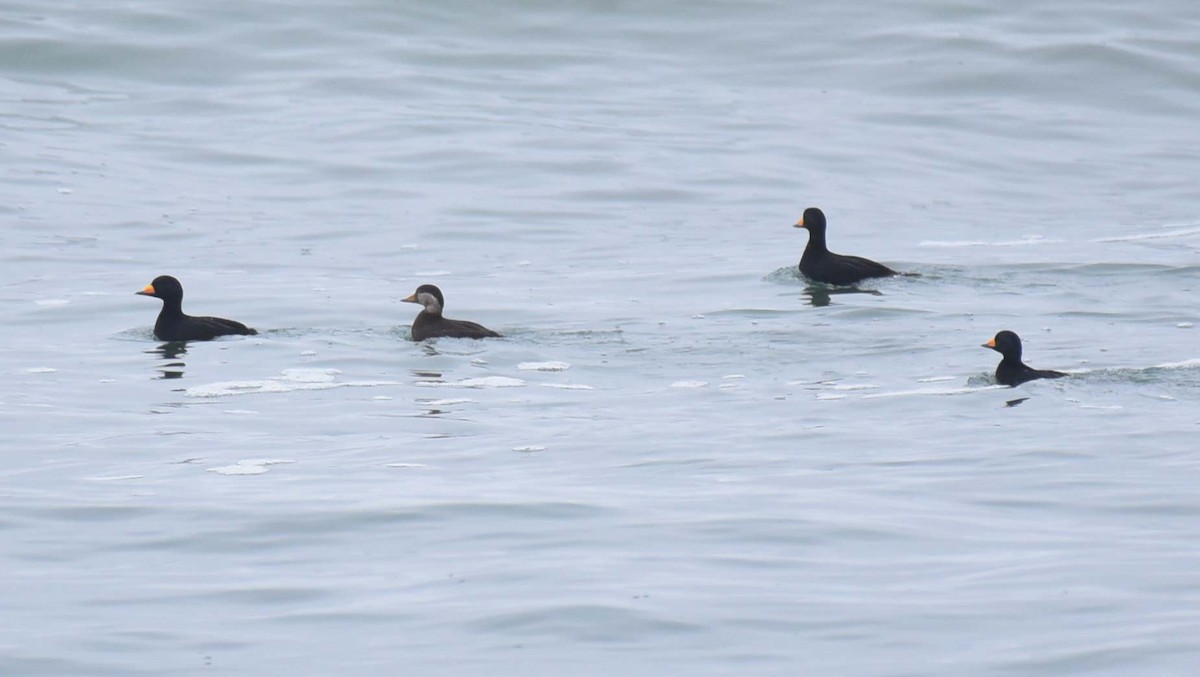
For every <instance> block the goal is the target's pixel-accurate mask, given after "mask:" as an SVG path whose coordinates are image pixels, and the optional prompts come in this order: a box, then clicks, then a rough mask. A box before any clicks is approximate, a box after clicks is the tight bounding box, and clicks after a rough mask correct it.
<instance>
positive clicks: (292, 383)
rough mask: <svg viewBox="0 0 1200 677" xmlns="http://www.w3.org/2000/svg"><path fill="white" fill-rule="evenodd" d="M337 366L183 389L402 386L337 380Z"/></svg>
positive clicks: (205, 392)
mask: <svg viewBox="0 0 1200 677" xmlns="http://www.w3.org/2000/svg"><path fill="white" fill-rule="evenodd" d="M340 373H341V372H340V371H338V370H337V369H285V370H284V371H283V373H282V374H281V375H280V376H276V377H275V378H272V379H268V380H265V381H221V382H218V383H208V384H205V385H199V386H193V387H191V388H188V389H187V390H186V391H184V394H185V395H187V396H188V397H225V396H228V395H256V394H264V393H291V392H297V391H300V390H329V389H331V388H371V387H379V386H397V385H401V384H400V383H399V382H397V381H338V380H337V375H338V374H340Z"/></svg>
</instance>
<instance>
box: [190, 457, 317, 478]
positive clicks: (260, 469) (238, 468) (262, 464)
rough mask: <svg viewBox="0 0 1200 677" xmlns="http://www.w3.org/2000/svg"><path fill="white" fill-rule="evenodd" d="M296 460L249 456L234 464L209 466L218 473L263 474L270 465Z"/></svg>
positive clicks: (210, 469) (209, 470) (211, 470)
mask: <svg viewBox="0 0 1200 677" xmlns="http://www.w3.org/2000/svg"><path fill="white" fill-rule="evenodd" d="M295 462H296V461H294V460H292V459H290V458H248V459H244V460H241V461H238V462H237V463H235V464H233V465H224V466H221V467H219V468H209V469H208V472H215V473H217V474H218V475H261V474H263V473H265V472H266V471H267V467H268V466H272V465H279V464H281V463H295Z"/></svg>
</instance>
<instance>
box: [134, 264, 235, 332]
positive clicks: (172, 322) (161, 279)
mask: <svg viewBox="0 0 1200 677" xmlns="http://www.w3.org/2000/svg"><path fill="white" fill-rule="evenodd" d="M134 293H136V294H138V295H141V296H153V297H154V298H157V299H162V302H163V304H162V310H161V311H159V313H158V320H157V321H156V322H155V323H154V335H155V336H156V337H158V339H159V340H160V341H207V340H209V339H213V338H216V337H218V336H228V335H231V334H241V335H254V334H257V333H258V332H257V331H255V330H254V329H251V328H250V327H247V326H246V325H244V324H242V323H241V322H235V321H233V320H226V319H224V318H221V317H192V316H191V315H185V314H184V312H183V285H181V284H179V280H176V279H175V278H173V277H171V276H170V275H159V276H158V277H156V278H154V281H153V282H151V283H150V284H148V285H146V286H145V287H144V288H143V289H142V290H141V291H139V292H134Z"/></svg>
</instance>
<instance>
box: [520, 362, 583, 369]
mask: <svg viewBox="0 0 1200 677" xmlns="http://www.w3.org/2000/svg"><path fill="white" fill-rule="evenodd" d="M570 368H571V365H570V364H569V363H567V362H522V363H520V364H518V365H517V369H520V370H521V371H566V370H568V369H570Z"/></svg>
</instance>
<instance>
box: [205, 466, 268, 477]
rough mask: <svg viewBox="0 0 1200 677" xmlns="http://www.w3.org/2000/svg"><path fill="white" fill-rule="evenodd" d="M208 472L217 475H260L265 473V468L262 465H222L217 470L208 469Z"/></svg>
mask: <svg viewBox="0 0 1200 677" xmlns="http://www.w3.org/2000/svg"><path fill="white" fill-rule="evenodd" d="M208 471H209V472H215V473H217V474H218V475H261V474H263V473H265V472H266V471H267V467H266V466H262V465H241V464H240V463H239V464H238V465H223V466H221V467H219V468H209V469H208Z"/></svg>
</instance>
